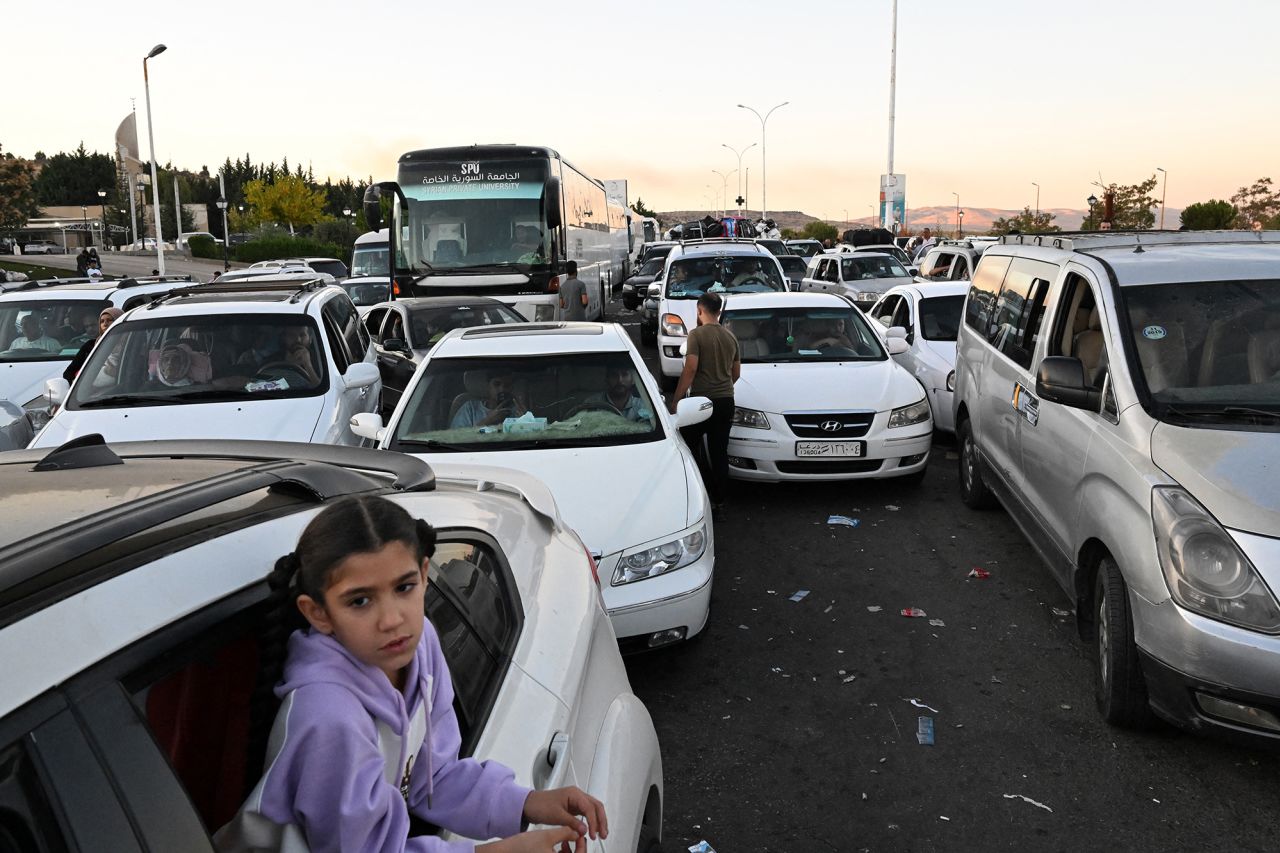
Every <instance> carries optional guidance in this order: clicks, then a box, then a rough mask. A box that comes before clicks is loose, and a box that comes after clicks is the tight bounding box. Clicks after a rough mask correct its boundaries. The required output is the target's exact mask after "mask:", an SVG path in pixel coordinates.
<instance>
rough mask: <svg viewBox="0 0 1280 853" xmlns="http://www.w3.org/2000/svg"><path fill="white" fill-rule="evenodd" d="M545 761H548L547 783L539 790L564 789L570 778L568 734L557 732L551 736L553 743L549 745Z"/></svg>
mask: <svg viewBox="0 0 1280 853" xmlns="http://www.w3.org/2000/svg"><path fill="white" fill-rule="evenodd" d="M544 760H545V761H546V770H545V772H546V781H545V782H544V783H543V784H542V785H540V786H539V788H541V789H542V790H544V791H551V790H554V789H556V788H563V787H564V783H565V779H567V778H568V776H569V734H568V732H556V733H555V734H554V735H552V736H551V743H549V744H547V751H546V754H545V758H544Z"/></svg>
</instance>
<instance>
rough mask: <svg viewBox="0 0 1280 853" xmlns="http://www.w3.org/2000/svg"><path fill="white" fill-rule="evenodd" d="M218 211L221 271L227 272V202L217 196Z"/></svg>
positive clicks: (228, 263)
mask: <svg viewBox="0 0 1280 853" xmlns="http://www.w3.org/2000/svg"><path fill="white" fill-rule="evenodd" d="M218 210H221V211H222V271H223V272H227V271H228V270H230V269H231V261H230V260H229V259H228V258H227V243H229V242H231V235H230V234H228V233H227V200H226V198H225V197H223V196H218Z"/></svg>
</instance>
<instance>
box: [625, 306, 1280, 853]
mask: <svg viewBox="0 0 1280 853" xmlns="http://www.w3.org/2000/svg"><path fill="white" fill-rule="evenodd" d="M610 319H611V320H615V321H617V322H621V323H623V325H624V326H627V327H628V328H629V329H630V331H631V333H632V336H633V338H634V339H635V340H636V342H637V344H639V335H638V326H636V325H635V323H636V322H638V319H639V315H638V314H635V313H633V312H627V311H624V310H623V309H622V308H621V305H620V304H618V303H614V305H613V306H612V307H611V313H610ZM641 352H642V353H644V354H645V355H646V358H647V359H651V358H652V357H653V356H654V355H655V353H654V350H653V349H652V348H646V347H641ZM957 478H958V474H957V461H956V459H955V448H954V446H953V444H952V443H951V442H950V440H949V439H947V438H939V439H937V440H935V443H934V448H933V452H932V455H931V457H930V463H929V469H928V474H927V475H926V477H925V480H924V483H923V485H922V486H920V487H918V488H911V487H908V486H905V485H899V484H895V483H894V482H893V481H882V482H875V481H859V482H852V483H828V484H802V485H794V484H776V485H765V484H748V483H741V482H737V481H735V482H734V489H733V494H732V497H731V498H730V501H729V506H728V511H727V517H726V519H725V520H724V521H723V522H721V523H717V524H716V527H715V533H716V538H715V544H716V577H715V582H714V584H715V585H714V588H713V592H712V603H711V618H710V622H709V624H708V626H707V628H706V630H705V631H704V632H703V634H702V635H701V636H699V637H697V638H695V639H694V640H693V641H691V642H688V643H685V644H683V645H681V646H678V647H674V648H670V649H667V650H663V651H658V652H652V653H649V654H644V655H637V656H633V657H630V658H628V660H627V668H628V672H629V674H630V678H631V685H632V688H633V689H634V690H635V692H636V694H637V695H638V696H639V697H640V698H641V699H642V700H643V701H644V702H645V704H646V705H647V706H648V708H649V711H650V713H651V714H652V715H653V719H654V723H655V725H656V727H657V730H658V737H659V740H660V742H661V744H662V756H663V775H664V778H665V784H666V790H665V812H666V813H665V816H664V836H663V837H664V845H663V846H664V849H665V850H666V851H667V853H673V851H683V850H685V849H686V848H687V847H689V846H690V845H694V844H696V843H697V842H699V841H702V840H706V841H707V842H708V843H709V844H710V845H711V846H712V847H713V848H714V849H715V850H717V851H719V853H742V851H860V850H875V851H881V850H893V851H899V850H901V851H952V850H961V851H984V850H1034V851H1077V850H1090V851H1092V850H1104V849H1108V850H1146V851H1164V850H1179V851H1184V850H1185V851H1193V850H1194V851H1200V850H1205V851H1208V850H1233V851H1242V850H1250V851H1253V850H1257V851H1264V850H1267V851H1274V850H1277V849H1280V817H1278V816H1277V815H1278V814H1280V784H1277V783H1278V782H1280V774H1277V755H1276V754H1275V753H1271V752H1266V751H1261V750H1251V749H1247V748H1241V747H1237V746H1233V745H1231V744H1228V743H1225V742H1222V741H1219V740H1213V739H1208V738H1203V737H1197V736H1193V735H1190V734H1185V733H1183V732H1181V731H1179V730H1176V729H1173V728H1171V727H1169V726H1165V725H1163V724H1157V726H1155V727H1154V728H1153V729H1152V730H1150V731H1145V732H1132V731H1126V730H1121V729H1116V728H1112V727H1110V726H1108V725H1107V724H1106V723H1105V722H1103V720H1102V719H1101V717H1100V716H1099V714H1098V712H1097V709H1096V705H1095V703H1094V697H1093V678H1094V666H1095V664H1094V661H1093V657H1092V647H1091V646H1090V645H1088V644H1086V643H1084V642H1083V641H1082V640H1081V639H1080V638H1079V635H1078V633H1077V630H1076V624H1075V618H1074V616H1073V615H1071V614H1069V613H1067V611H1069V610H1070V608H1071V606H1072V605H1071V602H1070V600H1069V599H1068V598H1067V596H1066V594H1065V593H1064V592H1063V591H1062V590H1061V589H1060V588H1059V587H1058V585H1057V583H1056V582H1055V581H1054V580H1053V578H1052V576H1051V575H1050V574H1049V571H1048V569H1047V568H1046V567H1045V566H1044V565H1043V564H1042V563H1041V562H1040V560H1039V558H1038V557H1037V556H1036V554H1035V553H1034V552H1033V550H1032V549H1031V547H1030V545H1029V544H1028V543H1027V542H1026V540H1025V539H1024V538H1023V537H1022V535H1021V533H1020V532H1019V531H1018V529H1017V527H1016V526H1015V525H1014V523H1013V521H1012V520H1011V519H1010V518H1009V517H1008V516H1007V515H1006V514H1005V513H1004V512H1003V511H1001V510H995V511H990V512H975V511H972V510H969V509H967V508H966V507H965V506H964V505H963V504H962V503H961V502H960V499H959V491H958V481H957ZM832 514H837V515H845V516H849V517H851V518H855V519H858V521H859V526H858V527H856V528H849V527H835V526H828V525H827V523H826V521H827V518H828V516H829V515H832ZM974 567H979V568H982V569H984V570H986V571H988V572H989V573H990V576H989V577H988V578H986V579H982V580H980V579H976V578H970V577H968V574H969V572H970V570H971V569H972V568H974ZM800 590H808V591H809V592H808V595H807V596H805V597H804V598H803V599H802V600H800V601H792V600H791V596H793V595H794V594H796V593H797V592H798V591H800ZM909 607H915V608H919V609H921V610H924V611H925V613H926V614H927V616H926V617H923V618H906V617H903V616H901V615H899V611H900V610H902V609H903V608H909ZM873 608H878V609H877V610H874V611H873ZM1062 614H1066V615H1062ZM931 620H940V622H939V623H937V624H934V623H933V622H932V621H931ZM912 700H916V701H917V702H919V703H921V704H923V705H928V706H930V707H929V708H921V707H918V706H917V705H915V704H913V703H912ZM922 716H925V717H930V718H932V721H933V726H934V744H933V745H932V746H925V745H921V744H920V743H919V741H918V738H917V730H918V726H919V718H920V717H922Z"/></svg>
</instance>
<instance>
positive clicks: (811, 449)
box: [796, 441, 867, 456]
mask: <svg viewBox="0 0 1280 853" xmlns="http://www.w3.org/2000/svg"><path fill="white" fill-rule="evenodd" d="M866 446H867V443H866V442H865V441H797V442H796V456H861V455H863V453H864V452H865V450H866Z"/></svg>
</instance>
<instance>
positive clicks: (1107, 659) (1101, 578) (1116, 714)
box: [1093, 557, 1151, 729]
mask: <svg viewBox="0 0 1280 853" xmlns="http://www.w3.org/2000/svg"><path fill="white" fill-rule="evenodd" d="M1093 606H1094V624H1093V640H1094V644H1093V647H1094V657H1095V660H1096V663H1097V667H1098V670H1097V677H1096V680H1095V683H1094V687H1095V696H1096V698H1097V700H1098V710H1099V711H1100V712H1101V713H1102V718H1103V719H1104V720H1106V721H1107V722H1108V723H1110V724H1111V725H1113V726H1119V727H1121V728H1127V729H1143V728H1146V727H1147V726H1148V725H1150V724H1151V705H1150V704H1149V703H1148V702H1147V685H1146V681H1145V680H1144V679H1143V677H1142V663H1141V661H1139V659H1138V645H1137V643H1135V642H1134V639H1133V612H1132V611H1131V610H1130V609H1129V587H1128V585H1127V584H1125V582H1124V577H1123V576H1122V575H1121V574H1120V567H1119V566H1118V565H1116V562H1115V560H1112V559H1111V558H1110V557H1105V558H1103V560H1102V562H1101V563H1100V564H1099V565H1098V576H1097V579H1096V581H1095V583H1094V597H1093Z"/></svg>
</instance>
